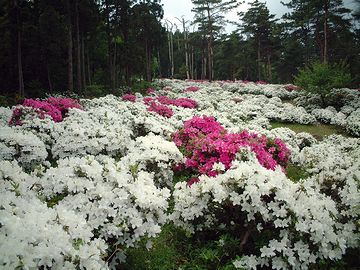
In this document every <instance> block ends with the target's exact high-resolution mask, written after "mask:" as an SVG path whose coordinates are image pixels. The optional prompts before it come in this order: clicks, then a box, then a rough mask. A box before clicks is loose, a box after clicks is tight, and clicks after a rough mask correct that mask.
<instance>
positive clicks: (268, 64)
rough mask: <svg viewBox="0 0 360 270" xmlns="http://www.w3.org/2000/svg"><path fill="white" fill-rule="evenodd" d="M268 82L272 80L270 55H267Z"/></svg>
mask: <svg viewBox="0 0 360 270" xmlns="http://www.w3.org/2000/svg"><path fill="white" fill-rule="evenodd" d="M267 69H268V82H271V81H272V69H271V56H270V54H268V55H267Z"/></svg>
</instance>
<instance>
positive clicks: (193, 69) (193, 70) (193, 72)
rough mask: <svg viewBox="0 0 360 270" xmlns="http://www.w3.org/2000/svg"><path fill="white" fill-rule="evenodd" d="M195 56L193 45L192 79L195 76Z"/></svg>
mask: <svg viewBox="0 0 360 270" xmlns="http://www.w3.org/2000/svg"><path fill="white" fill-rule="evenodd" d="M194 58H195V56H194V47H193V46H191V61H190V62H191V64H190V66H191V79H194V78H195V59H194Z"/></svg>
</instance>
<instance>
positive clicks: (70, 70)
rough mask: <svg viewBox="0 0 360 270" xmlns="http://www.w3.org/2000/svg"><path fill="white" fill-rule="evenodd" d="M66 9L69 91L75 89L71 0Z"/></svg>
mask: <svg viewBox="0 0 360 270" xmlns="http://www.w3.org/2000/svg"><path fill="white" fill-rule="evenodd" d="M66 9H67V23H66V24H67V43H68V46H67V47H68V48H67V49H68V51H67V57H68V91H69V92H73V91H74V79H73V54H72V50H73V41H72V23H71V9H70V3H69V0H66Z"/></svg>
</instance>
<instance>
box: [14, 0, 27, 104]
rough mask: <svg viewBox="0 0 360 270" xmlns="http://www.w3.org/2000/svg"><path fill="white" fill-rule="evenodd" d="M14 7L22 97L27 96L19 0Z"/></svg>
mask: <svg viewBox="0 0 360 270" xmlns="http://www.w3.org/2000/svg"><path fill="white" fill-rule="evenodd" d="M14 7H15V8H16V27H17V65H18V79H19V85H18V86H19V88H18V94H19V96H20V97H24V96H25V89H24V75H23V68H22V59H21V58H22V52H21V45H22V42H21V22H20V7H19V5H18V1H17V0H14Z"/></svg>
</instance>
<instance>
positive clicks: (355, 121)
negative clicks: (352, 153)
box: [346, 108, 360, 136]
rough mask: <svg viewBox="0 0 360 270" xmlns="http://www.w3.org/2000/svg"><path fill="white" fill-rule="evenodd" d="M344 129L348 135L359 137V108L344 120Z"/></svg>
mask: <svg viewBox="0 0 360 270" xmlns="http://www.w3.org/2000/svg"><path fill="white" fill-rule="evenodd" d="M346 129H347V131H349V132H350V133H352V134H354V135H356V136H360V108H359V109H357V110H356V111H353V112H352V113H351V114H350V115H349V117H348V118H346Z"/></svg>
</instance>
